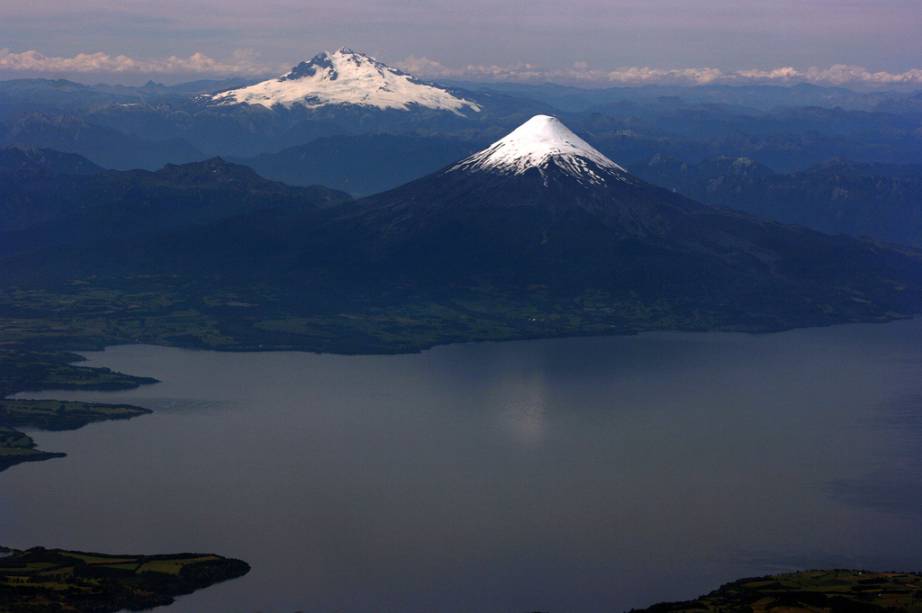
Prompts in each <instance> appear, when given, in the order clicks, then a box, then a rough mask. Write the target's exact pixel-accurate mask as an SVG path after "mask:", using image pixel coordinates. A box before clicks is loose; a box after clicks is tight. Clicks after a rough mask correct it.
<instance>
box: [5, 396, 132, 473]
mask: <svg viewBox="0 0 922 613" xmlns="http://www.w3.org/2000/svg"><path fill="white" fill-rule="evenodd" d="M148 413H150V411H149V410H147V409H142V408H141V407H134V406H130V405H119V404H100V403H92V402H75V401H62V400H27V399H15V400H12V399H5V400H0V471H3V470H5V469H7V468H9V467H11V466H15V465H16V464H20V463H22V462H35V461H40V460H48V459H51V458H57V457H61V456H62V455H63V454H60V453H48V452H45V451H40V450H38V449H36V448H35V442H34V441H33V440H32V438H31V437H29V436H28V435H26V434H23V433H22V432H19V431H18V430H16V428H39V429H41V430H76V429H77V428H82V427H83V426H85V425H87V424H90V423H94V422H99V421H108V420H112V419H130V418H132V417H138V416H140V415H146V414H148Z"/></svg>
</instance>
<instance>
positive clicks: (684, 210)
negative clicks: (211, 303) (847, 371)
mask: <svg viewBox="0 0 922 613" xmlns="http://www.w3.org/2000/svg"><path fill="white" fill-rule="evenodd" d="M308 235H309V236H310V237H311V238H310V240H306V241H305V242H306V243H307V246H306V248H305V254H304V257H303V258H302V259H301V262H309V263H310V264H308V265H307V266H308V267H309V268H310V269H312V270H315V271H316V270H324V271H331V270H337V271H339V273H340V274H341V275H342V276H343V278H349V277H351V276H354V275H357V276H359V277H362V278H365V279H377V280H386V281H388V282H390V283H392V284H395V285H396V286H399V287H407V288H413V290H414V291H423V292H432V293H434V294H435V295H438V296H449V297H450V296H454V295H458V294H459V293H463V292H465V291H472V292H475V293H482V292H486V293H496V294H500V295H503V296H513V295H516V296H519V300H525V301H527V300H529V298H528V296H532V297H534V298H536V299H537V298H538V297H540V300H541V301H542V302H543V303H544V304H549V305H557V306H560V305H566V307H567V308H568V309H573V308H575V309H580V308H585V309H589V310H591V311H593V312H594V313H595V315H599V316H602V317H611V318H612V320H613V321H614V322H617V321H618V320H620V319H622V318H628V319H630V320H633V321H638V320H641V321H646V322H647V323H648V324H653V323H654V322H657V323H656V324H654V325H656V326H657V327H659V326H660V325H663V326H666V327H669V326H670V325H674V326H675V327H682V328H684V327H692V328H734V329H735V328H740V329H776V328H784V327H790V326H798V325H808V324H817V323H832V322H840V321H867V320H876V319H887V318H891V317H898V316H902V315H908V314H910V313H914V312H916V311H918V310H919V307H920V305H922V294H920V289H922V259H920V257H919V254H918V253H917V252H913V251H908V250H897V249H894V248H890V247H885V246H882V245H879V244H875V243H872V242H868V241H862V240H856V239H853V238H847V237H843V236H828V235H824V234H821V233H818V232H814V231H810V230H807V229H804V228H799V227H794V226H786V225H782V224H778V223H773V222H769V221H764V220H761V219H757V218H754V217H751V216H748V215H745V214H741V213H737V212H734V211H730V210H726V209H719V208H714V207H709V206H706V205H703V204H700V203H698V202H695V201H692V200H689V199H688V198H685V197H683V196H680V195H678V194H675V193H672V192H669V191H667V190H664V189H661V188H658V187H655V186H652V185H650V184H647V183H645V182H643V181H641V180H640V179H638V178H637V177H635V176H633V175H631V174H630V173H629V172H628V171H627V170H626V169H625V168H624V167H622V166H621V165H619V164H617V163H615V162H614V161H612V160H610V159H609V158H607V157H606V156H605V155H603V154H602V153H600V152H599V151H598V150H596V149H595V148H593V147H592V146H591V145H590V144H588V143H587V142H586V141H585V140H584V139H582V138H580V137H579V136H577V135H576V134H574V133H573V132H572V131H570V130H569V129H568V128H567V127H566V126H565V125H564V124H563V123H562V122H561V121H559V120H558V119H556V118H554V117H550V116H546V115H538V116H535V117H533V118H532V119H530V120H529V121H527V122H525V123H524V124H523V125H521V126H520V127H519V128H517V129H516V130H514V131H513V132H511V133H510V134H508V135H507V136H506V137H504V138H502V139H501V140H499V141H497V142H496V143H494V144H492V145H491V146H489V147H487V148H486V149H484V150H483V151H480V152H478V153H475V154H474V155H472V156H470V157H468V158H466V159H464V160H461V161H459V162H457V163H455V164H452V165H450V166H449V167H447V168H445V169H443V170H441V171H439V172H436V173H434V174H432V175H429V176H427V177H424V178H421V179H419V180H416V181H413V182H411V183H409V184H406V185H404V186H402V187H399V188H396V189H394V190H391V191H388V192H385V193H382V194H378V195H375V196H371V197H368V198H365V199H363V200H360V201H358V202H356V203H355V204H354V205H349V206H346V207H343V208H342V209H340V210H338V211H336V212H335V213H333V214H332V216H331V217H330V218H329V219H326V220H324V221H323V222H322V223H319V224H318V225H317V226H316V227H315V228H314V229H313V230H312V231H311V232H308ZM555 308H556V307H555ZM616 325H617V323H616Z"/></svg>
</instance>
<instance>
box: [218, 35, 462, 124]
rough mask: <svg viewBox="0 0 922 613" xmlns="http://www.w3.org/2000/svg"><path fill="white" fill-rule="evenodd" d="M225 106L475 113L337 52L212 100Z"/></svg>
mask: <svg viewBox="0 0 922 613" xmlns="http://www.w3.org/2000/svg"><path fill="white" fill-rule="evenodd" d="M211 100H212V101H213V102H217V103H224V104H254V105H259V106H264V107H266V108H272V107H274V106H283V107H288V108H290V107H292V106H295V105H299V106H305V107H307V108H318V107H322V106H328V105H333V104H351V105H358V106H367V107H375V108H379V109H382V110H383V109H397V110H401V111H407V110H410V108H411V106H412V105H418V106H421V107H425V108H430V109H436V110H442V111H449V112H452V113H455V114H456V115H462V111H463V110H465V109H469V110H472V111H474V112H479V111H480V107H479V106H478V105H477V104H475V103H473V102H471V101H469V100H465V99H463V98H459V97H457V96H455V95H454V94H452V93H451V92H449V91H448V90H445V89H442V88H440V87H436V86H434V85H428V84H425V83H422V82H420V81H418V80H417V79H415V78H414V77H412V76H410V75H408V74H406V73H404V72H402V71H400V70H397V69H396V68H391V67H390V66H387V65H386V64H382V63H381V62H379V61H377V60H375V59H374V58H372V57H369V56H367V55H365V54H363V53H358V52H355V51H352V50H351V49H339V50H338V51H334V52H332V53H328V52H325V53H321V54H319V55H316V56H315V57H314V58H313V59H312V60H311V61H309V62H301V63H300V64H298V65H297V66H295V67H294V68H292V69H291V71H289V72H288V73H286V74H284V75H282V76H281V77H279V78H277V79H270V80H268V81H263V82H261V83H256V84H255V85H250V86H249V87H242V88H240V89H232V90H229V91H226V92H221V93H218V94H215V95H213V96H211Z"/></svg>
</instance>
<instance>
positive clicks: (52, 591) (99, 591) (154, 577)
mask: <svg viewBox="0 0 922 613" xmlns="http://www.w3.org/2000/svg"><path fill="white" fill-rule="evenodd" d="M5 553H6V555H5V556H4V557H0V611H3V612H4V613H57V612H61V613H63V612H74V613H116V612H117V611H121V610H123V609H128V610H131V611H139V610H144V609H150V608H153V607H159V606H163V605H169V604H172V603H173V602H174V599H175V597H176V596H182V595H185V594H191V593H192V592H195V591H197V590H200V589H203V588H206V587H209V586H211V585H214V584H216V583H220V582H222V581H228V580H230V579H236V578H238V577H242V576H243V575H245V574H247V573H248V572H249V571H250V566H249V565H248V564H247V563H246V562H243V561H241V560H234V559H230V558H223V557H221V556H218V555H214V554H196V553H188V554H176V555H155V556H139V555H107V554H98V553H86V552H79V551H65V550H63V549H43V548H41V547H35V548H33V549H27V550H5Z"/></svg>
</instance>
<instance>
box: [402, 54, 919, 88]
mask: <svg viewBox="0 0 922 613" xmlns="http://www.w3.org/2000/svg"><path fill="white" fill-rule="evenodd" d="M397 65H398V66H399V67H400V68H402V69H403V70H405V71H407V72H409V73H412V74H417V75H420V76H423V77H430V78H454V79H473V80H480V79H485V80H496V81H564V82H583V83H595V84H605V83H609V84H620V85H643V84H650V83H675V84H690V85H706V84H708V83H747V82H754V83H759V82H761V83H773V82H774V83H785V82H788V83H793V82H806V83H816V84H823V85H849V84H852V85H877V86H886V85H920V86H922V69H920V68H913V69H910V70H906V71H904V72H887V71H872V70H869V69H867V68H865V67H863V66H855V65H851V64H835V65H833V66H830V67H828V68H818V67H811V68H805V69H798V68H794V67H792V66H782V67H779V68H772V69H748V70H734V71H724V70H721V69H719V68H712V67H702V68H652V67H650V66H627V67H620V68H614V69H599V68H593V67H591V66H590V65H589V64H588V63H587V62H575V63H574V64H573V65H572V66H569V67H566V68H551V69H549V68H542V67H539V66H537V65H534V64H512V65H507V66H498V65H493V64H490V65H467V66H463V67H449V66H445V65H443V64H441V63H440V62H438V61H436V60H433V59H430V58H426V57H416V56H410V57H408V58H407V59H405V60H403V61H402V62H398V64H397Z"/></svg>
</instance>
